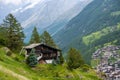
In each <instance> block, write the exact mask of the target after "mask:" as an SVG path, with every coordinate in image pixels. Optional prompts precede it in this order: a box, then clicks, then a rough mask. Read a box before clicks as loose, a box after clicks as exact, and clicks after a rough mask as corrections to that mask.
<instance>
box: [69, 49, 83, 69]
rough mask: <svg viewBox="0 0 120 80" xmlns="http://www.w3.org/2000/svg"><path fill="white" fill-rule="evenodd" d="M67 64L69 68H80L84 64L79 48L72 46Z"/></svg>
mask: <svg viewBox="0 0 120 80" xmlns="http://www.w3.org/2000/svg"><path fill="white" fill-rule="evenodd" d="M67 65H68V69H70V70H72V69H76V68H79V67H80V66H82V65H84V61H83V59H82V56H81V55H80V52H79V51H78V50H76V49H74V48H71V49H70V50H69V51H68V55H67Z"/></svg>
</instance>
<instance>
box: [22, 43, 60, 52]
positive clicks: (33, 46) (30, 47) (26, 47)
mask: <svg viewBox="0 0 120 80" xmlns="http://www.w3.org/2000/svg"><path fill="white" fill-rule="evenodd" d="M40 45H43V46H46V47H49V48H52V49H55V50H58V51H61V50H60V49H57V48H53V47H51V46H48V45H46V44H43V43H34V44H30V45H28V46H25V47H24V49H32V48H35V47H37V46H40Z"/></svg>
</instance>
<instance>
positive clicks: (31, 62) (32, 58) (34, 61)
mask: <svg viewBox="0 0 120 80" xmlns="http://www.w3.org/2000/svg"><path fill="white" fill-rule="evenodd" d="M26 63H27V64H28V65H29V66H31V67H35V66H36V65H37V63H38V61H37V56H36V55H35V54H33V53H31V54H30V55H29V56H28V58H27V60H26Z"/></svg>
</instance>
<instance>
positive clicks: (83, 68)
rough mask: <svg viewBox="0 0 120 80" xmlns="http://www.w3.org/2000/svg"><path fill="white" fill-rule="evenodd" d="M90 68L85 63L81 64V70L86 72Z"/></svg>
mask: <svg viewBox="0 0 120 80" xmlns="http://www.w3.org/2000/svg"><path fill="white" fill-rule="evenodd" d="M89 70H90V67H89V66H88V65H87V64H84V65H83V66H82V71H83V72H87V71H89Z"/></svg>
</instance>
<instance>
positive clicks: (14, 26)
mask: <svg viewBox="0 0 120 80" xmlns="http://www.w3.org/2000/svg"><path fill="white" fill-rule="evenodd" d="M3 26H4V27H6V28H7V33H6V35H7V46H8V47H9V48H10V49H11V50H19V49H21V47H22V46H23V39H24V33H23V28H22V27H21V25H20V23H19V22H18V21H17V20H16V18H15V17H14V16H13V15H12V14H9V15H8V16H7V17H6V18H5V20H4V23H3Z"/></svg>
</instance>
